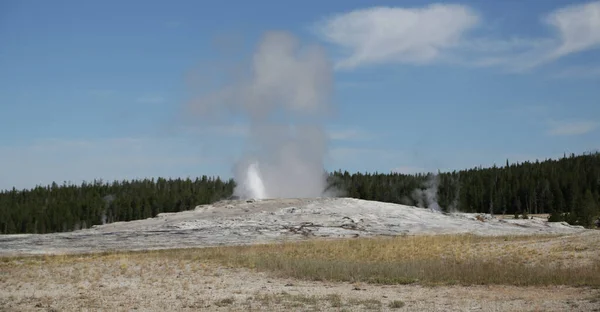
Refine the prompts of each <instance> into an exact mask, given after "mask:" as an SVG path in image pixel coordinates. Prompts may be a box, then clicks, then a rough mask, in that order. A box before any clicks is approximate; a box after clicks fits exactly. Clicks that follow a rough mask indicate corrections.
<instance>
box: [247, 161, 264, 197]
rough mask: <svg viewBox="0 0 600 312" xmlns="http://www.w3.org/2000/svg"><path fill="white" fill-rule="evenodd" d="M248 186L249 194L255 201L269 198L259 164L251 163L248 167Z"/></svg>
mask: <svg viewBox="0 0 600 312" xmlns="http://www.w3.org/2000/svg"><path fill="white" fill-rule="evenodd" d="M246 186H247V188H248V190H247V191H248V192H249V195H250V197H252V198H255V199H265V198H267V193H266V191H265V185H264V184H263V181H262V178H261V177H260V170H259V168H258V163H251V164H250V165H249V166H248V172H247V173H246Z"/></svg>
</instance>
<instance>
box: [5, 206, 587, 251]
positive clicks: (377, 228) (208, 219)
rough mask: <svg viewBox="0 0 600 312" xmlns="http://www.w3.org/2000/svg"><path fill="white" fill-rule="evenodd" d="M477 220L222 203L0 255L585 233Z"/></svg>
mask: <svg viewBox="0 0 600 312" xmlns="http://www.w3.org/2000/svg"><path fill="white" fill-rule="evenodd" d="M257 195H260V194H257ZM257 197H259V196H257ZM476 217H477V214H466V213H454V214H443V213H439V212H434V211H431V210H429V209H423V208H416V207H410V206H404V205H397V204H390V203H382V202H375V201H366V200H359V199H352V198H317V199H269V200H257V201H254V200H249V201H221V202H219V203H216V204H213V205H205V206H198V207H196V209H195V210H192V211H184V212H180V213H171V214H160V215H158V216H157V217H156V218H151V219H146V220H138V221H131V222H116V223H112V224H106V225H101V226H96V227H93V228H91V229H86V230H81V231H76V232H70V233H55V234H44V235H36V234H27V235H0V255H2V254H18V253H29V254H36V253H57V252H65V253H72V252H89V251H99V250H111V249H119V250H123V249H126V250H136V249H156V248H177V247H200V246H216V245H234V244H252V243H260V242H269V241H281V240H284V239H286V240H294V239H305V238H310V237H331V238H334V237H367V236H377V235H401V234H449V233H473V234H478V235H526V234H552V233H575V232H581V231H585V230H584V229H582V228H581V227H575V226H569V225H568V224H566V223H551V222H547V221H546V220H544V219H530V220H515V219H505V220H502V219H496V218H492V217H490V216H489V215H487V216H486V215H483V216H482V217H483V218H480V219H482V220H483V221H480V220H478V219H477V218H476Z"/></svg>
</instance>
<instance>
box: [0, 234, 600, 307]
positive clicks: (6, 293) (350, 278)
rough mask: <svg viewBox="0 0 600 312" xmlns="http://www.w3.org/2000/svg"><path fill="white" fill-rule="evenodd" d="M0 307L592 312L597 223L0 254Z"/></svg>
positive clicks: (598, 268)
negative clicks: (539, 232)
mask: <svg viewBox="0 0 600 312" xmlns="http://www.w3.org/2000/svg"><path fill="white" fill-rule="evenodd" d="M0 272H1V274H0V289H2V292H1V294H0V310H2V311H82V310H110V311H121V310H133V309H139V310H145V311H146V310H151V311H163V310H169V311H173V310H176V311H181V310H183V311H194V310H210V311H212V310H222V311H230V310H231V311H249V310H250V311H264V310H268V311H277V310H293V311H323V310H329V311H362V310H372V311H387V310H399V311H464V310H469V309H471V310H476V311H600V231H588V232H584V233H580V234H573V235H552V236H548V235H546V236H501V237H481V236H474V235H434V236H400V237H393V238H390V237H387V238H370V239H369V238H357V239H345V240H309V241H304V242H295V243H291V242H288V243H286V242H283V243H277V244H265V245H252V246H235V247H214V248H193V249H171V250H159V251H142V252H119V251H115V252H105V253H96V254H85V255H81V254H80V255H53V256H24V257H4V258H0Z"/></svg>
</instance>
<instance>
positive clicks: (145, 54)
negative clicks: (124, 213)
mask: <svg viewBox="0 0 600 312" xmlns="http://www.w3.org/2000/svg"><path fill="white" fill-rule="evenodd" d="M273 30H282V31H287V32H290V33H292V34H293V35H295V36H296V37H298V38H300V40H302V41H303V42H305V43H314V44H320V45H322V46H323V47H325V49H326V51H327V53H328V55H329V57H330V59H331V61H332V63H333V64H334V66H335V74H334V76H335V77H334V78H335V88H334V101H335V104H336V105H337V112H336V114H335V116H333V117H332V118H331V119H329V120H328V121H327V130H328V133H329V136H330V146H329V155H328V157H327V159H326V166H327V169H329V170H335V169H338V168H342V169H346V170H348V171H362V172H364V171H370V172H373V171H379V172H390V171H393V170H395V171H400V172H415V171H429V170H437V169H440V170H453V169H460V168H466V167H474V166H479V165H483V166H488V165H492V164H494V163H497V164H503V163H504V162H505V161H506V159H507V158H508V159H509V160H510V161H524V160H535V159H545V158H548V157H552V158H554V157H558V156H562V155H563V153H571V152H572V153H582V152H586V151H591V150H597V149H598V148H600V140H599V139H598V137H600V49H599V48H600V2H598V1H596V2H590V1H549V0H548V1H457V2H437V3H436V2H426V1H302V2H300V1H294V2H291V1H252V2H250V1H177V2H168V1H126V2H123V1H95V2H92V1H52V2H48V1H28V0H22V1H2V2H0V133H1V135H0V189H7V188H11V187H12V186H16V187H17V188H28V187H33V186H35V185H36V184H48V183H51V182H52V181H57V182H62V181H72V182H75V183H79V182H81V181H82V180H88V181H90V180H93V179H94V178H103V179H105V180H113V179H124V178H138V177H156V176H164V177H186V176H192V177H194V176H198V175H202V174H207V175H221V176H223V177H226V178H228V177H231V176H232V172H231V170H232V169H231V168H232V165H233V163H234V162H235V160H236V159H237V158H238V157H239V156H240V153H241V152H242V148H241V146H243V142H244V137H245V131H246V130H245V129H244V127H243V126H240V125H235V124H233V125H232V124H227V125H220V124H218V123H213V124H211V125H210V127H204V126H203V125H201V124H200V123H205V122H206V121H200V120H196V121H195V120H194V119H193V118H188V117H189V116H186V112H185V109H184V107H185V102H186V100H188V99H189V96H190V93H191V92H192V91H194V90H190V81H191V80H193V79H195V78H198V77H202V76H206V75H215V76H217V75H219V74H220V71H224V70H229V69H232V68H233V69H235V66H236V64H241V63H243V61H244V60H246V59H248V58H249V57H250V55H251V53H252V51H253V48H254V47H255V45H256V44H257V42H258V40H260V38H261V36H262V35H263V34H264V33H265V32H268V31H273ZM194 85H195V86H198V82H195V83H194ZM204 87H205V88H207V89H210V86H209V85H206V86H204Z"/></svg>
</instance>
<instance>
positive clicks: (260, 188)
mask: <svg viewBox="0 0 600 312" xmlns="http://www.w3.org/2000/svg"><path fill="white" fill-rule="evenodd" d="M248 67H249V68H248V75H247V76H246V77H241V79H236V80H237V81H230V82H228V83H227V84H226V85H225V86H224V87H223V88H222V89H220V90H218V91H216V92H214V93H211V94H208V95H205V96H202V97H200V98H198V99H196V100H194V101H192V103H191V105H192V108H193V110H194V111H195V112H197V113H200V114H202V115H206V114H207V113H212V112H216V111H218V112H225V113H226V116H228V117H234V116H236V115H237V114H240V115H241V116H242V117H244V119H246V120H247V121H248V122H249V133H248V140H247V142H246V143H247V146H246V150H245V153H244V157H243V158H242V159H240V160H239V161H238V162H237V163H236V165H235V166H234V175H235V180H236V183H237V185H238V187H237V188H236V190H235V194H236V195H238V196H241V197H254V198H266V197H270V198H275V197H316V196H322V195H323V194H322V193H323V190H324V189H325V179H326V174H325V170H324V164H323V159H324V157H325V155H326V153H327V136H326V133H325V131H324V127H323V123H324V122H325V118H324V117H326V116H327V115H328V113H329V112H331V111H332V108H333V107H332V105H331V101H330V95H331V90H332V66H331V64H330V62H329V60H328V59H327V57H326V55H325V53H324V51H323V49H321V48H320V47H319V46H316V45H309V46H306V45H301V44H300V42H299V41H298V40H297V39H296V38H294V37H293V36H292V35H290V34H288V33H285V32H269V33H267V34H265V35H264V36H263V38H262V41H261V42H260V44H259V45H258V47H257V49H256V51H255V53H254V55H253V58H252V61H251V64H249V66H248Z"/></svg>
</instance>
